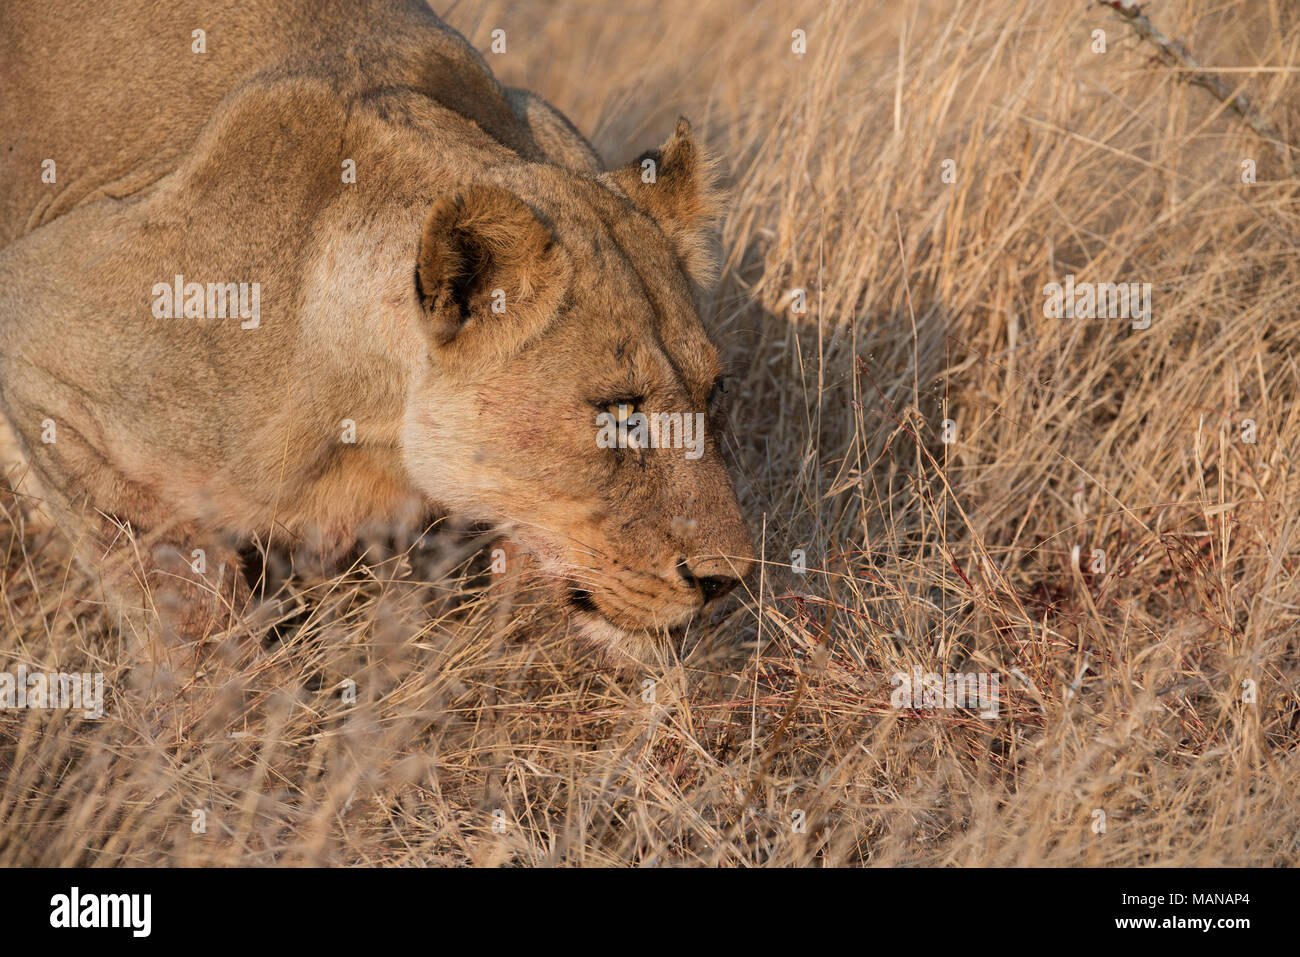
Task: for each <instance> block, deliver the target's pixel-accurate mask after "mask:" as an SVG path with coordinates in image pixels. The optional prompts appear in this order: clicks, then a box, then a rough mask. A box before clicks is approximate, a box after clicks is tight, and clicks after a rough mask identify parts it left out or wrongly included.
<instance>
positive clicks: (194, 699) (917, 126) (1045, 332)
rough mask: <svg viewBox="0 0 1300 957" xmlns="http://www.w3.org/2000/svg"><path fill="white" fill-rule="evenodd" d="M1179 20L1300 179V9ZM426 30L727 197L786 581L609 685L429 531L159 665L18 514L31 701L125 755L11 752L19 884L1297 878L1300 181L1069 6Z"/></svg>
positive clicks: (509, 591)
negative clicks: (412, 869)
mask: <svg viewBox="0 0 1300 957" xmlns="http://www.w3.org/2000/svg"><path fill="white" fill-rule="evenodd" d="M1145 9H1146V12H1147V13H1148V14H1149V16H1150V17H1151V19H1152V20H1153V21H1154V22H1155V23H1157V24H1158V25H1159V26H1160V27H1161V28H1162V29H1163V30H1164V31H1165V32H1166V33H1168V34H1170V35H1171V36H1175V37H1177V38H1179V39H1181V40H1182V41H1184V42H1185V43H1186V44H1187V47H1188V49H1189V50H1190V51H1191V53H1192V54H1193V55H1194V56H1195V57H1196V58H1197V59H1198V60H1199V61H1200V62H1201V63H1202V64H1206V65H1209V66H1213V67H1215V68H1216V69H1219V70H1221V71H1222V73H1221V75H1222V76H1223V77H1224V78H1225V79H1227V80H1228V81H1229V82H1230V83H1231V84H1232V85H1234V87H1239V88H1240V90H1241V91H1242V92H1245V93H1246V94H1247V95H1248V96H1249V97H1250V99H1251V101H1252V103H1253V104H1254V106H1255V107H1256V108H1257V109H1258V110H1259V112H1260V113H1261V114H1262V115H1264V116H1266V117H1268V118H1269V120H1270V121H1271V122H1272V123H1273V124H1274V125H1275V126H1276V128H1277V130H1278V131H1280V133H1281V135H1282V136H1283V137H1284V138H1286V139H1289V140H1290V141H1291V142H1300V130H1297V129H1296V124H1297V122H1298V120H1300V114H1298V113H1297V109H1296V107H1297V102H1298V100H1297V90H1298V88H1300V87H1298V84H1297V79H1296V76H1295V74H1294V73H1293V72H1290V71H1294V70H1297V69H1300V14H1298V13H1297V11H1296V8H1295V7H1294V6H1293V5H1292V4H1290V3H1287V2H1284V0H1216V2H1213V3H1211V2H1206V0H1152V2H1151V3H1150V4H1148V5H1147V6H1146V8H1145ZM439 12H440V13H442V14H443V15H444V16H445V18H446V19H447V20H448V21H449V22H450V23H451V24H452V25H453V26H455V27H456V28H458V29H459V30H461V31H462V32H463V33H465V35H466V36H467V37H468V38H469V39H470V41H471V42H472V43H474V45H475V46H476V47H478V48H479V49H480V50H483V51H485V52H486V51H487V50H488V48H489V45H490V35H491V31H492V30H493V29H495V28H503V29H505V30H506V31H507V52H506V53H504V54H495V55H494V54H489V55H488V60H489V63H490V64H491V66H492V67H493V69H494V70H495V71H496V73H497V75H498V76H499V77H500V78H501V79H502V81H503V82H504V83H507V84H511V85H519V86H526V87H529V88H531V89H533V90H535V91H537V92H538V93H540V94H541V95H542V96H544V97H546V98H547V99H548V100H550V101H551V102H552V103H554V104H555V105H556V106H557V107H559V108H560V109H561V110H563V111H564V112H565V113H566V114H567V115H568V116H569V117H570V118H571V119H572V120H573V121H574V123H575V124H576V125H577V126H578V128H579V129H581V130H582V131H583V132H584V133H586V134H588V136H590V137H591V138H592V140H593V142H594V143H595V144H596V146H597V148H598V149H599V150H600V151H601V153H602V155H603V156H604V157H605V158H606V160H607V161H608V162H610V163H611V164H612V163H621V162H625V161H627V160H629V159H630V158H632V157H633V156H635V155H636V154H637V153H639V152H640V151H641V150H642V149H645V148H648V147H651V146H654V145H656V144H658V143H659V142H661V141H662V140H663V139H664V137H665V136H666V135H667V133H668V132H669V131H670V129H671V124H672V121H673V120H674V119H675V118H676V116H677V115H678V114H685V115H687V116H688V117H690V118H691V120H692V122H693V123H694V125H695V129H696V131H697V133H698V134H699V135H700V136H701V138H702V139H703V141H704V142H706V143H707V144H708V145H709V148H710V149H711V150H712V151H713V153H714V154H715V155H716V156H717V157H718V158H719V159H720V161H721V169H722V170H723V174H724V178H725V182H726V185H727V186H728V189H729V195H730V200H729V204H728V209H727V215H726V219H725V221H724V223H723V228H722V232H721V261H722V264H723V269H722V278H721V281H720V283H719V285H718V288H717V292H716V295H715V296H714V299H713V302H712V305H711V307H710V309H709V311H708V313H707V314H706V317H705V318H706V321H707V322H708V324H709V325H710V327H711V329H712V330H713V332H714V337H715V340H716V341H717V342H718V343H719V344H720V346H721V348H722V351H723V353H724V356H725V358H726V361H727V364H728V367H729V371H730V372H731V373H732V383H733V384H732V386H731V395H732V412H731V425H732V434H731V435H730V436H729V437H728V440H727V442H728V445H729V446H730V447H731V449H732V451H733V459H734V466H733V474H734V476H735V479H736V482H737V486H738V492H739V495H740V499H741V503H742V506H743V507H744V509H745V511H746V513H747V515H748V516H749V517H750V519H751V527H752V529H753V532H754V537H755V540H756V542H757V543H758V544H759V546H760V547H761V550H762V555H763V559H764V561H763V564H762V568H761V574H756V575H755V576H754V578H753V579H752V580H750V581H749V582H748V583H747V587H745V588H742V589H740V592H741V593H740V594H739V595H738V597H737V598H735V599H732V600H731V601H730V602H729V603H728V604H726V605H724V606H723V608H722V610H721V611H720V612H718V613H716V614H714V615H712V616H710V617H708V618H707V619H704V620H700V621H698V622H697V623H696V624H695V625H694V626H693V627H692V629H691V631H690V633H689V634H688V636H687V639H686V641H685V644H684V646H683V647H682V648H681V649H678V650H670V649H665V650H664V653H663V657H662V661H661V662H659V663H658V664H657V665H656V666H654V667H652V668H650V669H648V670H646V671H644V672H641V671H628V670H619V669H615V668H611V667H609V666H607V665H605V664H603V663H602V662H600V661H598V660H596V659H594V658H593V657H592V656H591V655H590V654H587V653H586V652H585V650H584V649H583V648H582V647H581V645H579V644H578V643H577V642H576V641H575V640H574V639H573V638H572V637H571V636H570V634H569V625H568V623H567V622H566V620H565V619H564V617H563V616H562V615H560V614H559V613H557V612H556V610H555V609H553V608H551V607H549V606H548V605H547V604H546V603H545V602H544V601H543V600H542V599H541V598H539V597H538V594H537V590H536V589H534V588H533V587H532V586H530V584H529V583H528V582H527V581H520V582H504V583H502V582H496V583H493V582H492V580H491V579H490V577H489V576H488V575H487V574H486V573H485V568H486V558H485V551H486V549H485V547H484V546H485V545H486V543H487V541H488V540H487V539H486V538H484V537H482V536H480V537H477V538H476V537H474V535H472V534H469V533H467V532H466V531H465V530H463V529H450V528H448V527H447V523H442V524H439V525H438V526H436V527H435V528H434V529H432V530H431V531H430V532H429V533H428V534H427V535H426V536H425V537H424V538H423V539H422V540H421V541H419V542H417V543H416V544H414V545H413V546H412V547H411V548H409V549H407V548H405V547H400V548H396V549H395V548H393V547H390V546H388V545H385V543H374V544H373V546H372V547H371V548H370V550H369V551H368V552H366V553H365V554H364V557H362V558H360V559H359V560H358V561H357V562H356V563H355V564H353V565H352V566H351V567H349V568H348V569H347V570H346V571H345V572H344V573H343V574H339V575H337V576H335V577H322V576H321V575H313V574H312V573H310V572H309V571H306V570H302V569H297V570H295V571H293V572H292V574H289V573H287V572H286V571H285V569H284V568H283V565H284V557H283V556H279V555H276V554H274V553H273V554H272V555H271V556H270V557H269V559H268V561H267V568H268V578H269V581H270V582H271V585H270V587H268V590H267V593H268V597H269V598H271V599H274V601H273V602H272V604H270V605H269V606H268V610H266V611H264V612H263V614H262V615H261V618H262V621H263V624H265V621H266V620H267V619H268V618H274V619H275V622H276V625H275V627H274V628H273V629H271V630H270V631H267V629H266V628H265V627H257V628H255V627H253V626H251V625H250V628H249V629H236V630H235V631H234V632H232V633H230V634H228V635H225V636H220V637H219V638H218V640H215V641H213V642H210V643H208V644H207V645H205V646H203V647H193V646H190V647H185V646H179V645H173V646H171V647H166V648H163V649H161V650H159V649H158V648H157V647H156V646H153V650H152V651H151V652H150V653H149V654H148V655H147V656H144V657H142V655H141V654H140V653H139V652H137V651H134V650H133V649H136V648H138V647H139V643H137V642H135V641H134V639H133V636H131V635H123V634H120V633H118V632H117V631H115V630H114V629H112V628H111V627H110V625H109V623H108V620H107V616H106V615H105V614H104V613H103V611H102V609H101V607H100V605H99V604H97V600H96V598H95V595H96V590H95V585H94V582H93V580H91V579H88V578H87V577H86V576H85V575H84V574H83V573H82V572H80V571H79V570H78V567H77V566H76V565H75V564H74V563H73V562H72V561H71V558H70V550H69V548H68V546H67V544H66V543H65V542H64V541H63V540H62V539H61V538H59V537H57V536H55V537H50V536H49V535H47V534H45V533H43V532H39V531H37V530H35V529H32V528H27V527H25V526H24V524H23V520H22V518H21V517H20V509H19V506H18V503H17V502H16V501H15V497H14V495H13V494H12V493H10V492H9V491H8V490H7V489H6V490H5V491H3V492H0V551H2V553H3V566H2V571H3V577H0V634H2V636H3V637H2V640H0V670H8V671H11V672H12V671H13V670H14V669H15V668H17V667H18V666H19V665H25V666H26V667H27V668H29V669H33V670H35V669H44V670H51V671H52V670H62V671H102V672H103V673H104V676H105V687H106V694H107V703H106V712H107V713H106V716H105V717H104V718H103V719H102V720H100V721H83V720H80V718H79V717H78V716H77V715H76V714H70V713H68V712H65V711H50V710H45V711H42V710H22V711H20V710H9V711H2V712H0V864H3V865H9V866H15V865H34V864H47V865H74V864H77V865H148V864H173V865H304V864H312V865H319V864H329V865H408V866H409V865H464V864H470V865H555V864H559V865H583V866H591V865H623V864H630V865H666V866H680V865H701V864H702V865H722V866H738V865H778V866H779V865H813V866H823V865H850V864H867V865H883V866H890V865H1064V866H1075V865H1122V866H1138V865H1152V864H1163V865H1179V866H1181V865H1202V866H1208V865H1243V864H1248V865H1285V864H1294V863H1295V862H1296V860H1297V857H1298V855H1300V800H1298V797H1297V796H1298V795H1300V662H1298V660H1297V653H1298V652H1300V634H1298V632H1300V624H1298V623H1300V510H1298V509H1297V502H1300V408H1298V407H1297V401H1296V400H1297V396H1300V363H1298V360H1300V287H1298V286H1297V275H1298V273H1297V268H1296V264H1297V258H1298V256H1300V248H1298V247H1300V207H1298V206H1297V186H1300V180H1297V178H1296V175H1295V173H1294V171H1293V169H1292V168H1291V166H1290V165H1289V162H1288V159H1287V155H1286V154H1285V150H1284V148H1283V147H1281V146H1280V145H1279V144H1270V143H1264V142H1261V141H1260V139H1259V138H1258V137H1257V136H1256V135H1255V134H1254V133H1253V132H1252V131H1251V129H1250V128H1249V127H1248V126H1247V125H1245V124H1244V123H1243V122H1242V121H1241V119H1240V118H1239V117H1237V116H1236V115H1235V114H1234V113H1233V112H1231V111H1230V110H1228V109H1226V108H1225V106H1224V105H1223V104H1222V103H1220V102H1218V101H1217V100H1216V99H1215V98H1214V97H1213V96H1212V95H1211V94H1210V93H1208V92H1206V91H1205V90H1203V89H1201V88H1199V87H1197V86H1194V85H1191V84H1189V83H1186V82H1184V80H1186V78H1187V75H1186V74H1185V73H1184V74H1180V73H1179V72H1178V71H1176V70H1173V69H1171V68H1169V67H1168V66H1167V65H1165V64H1163V63H1161V62H1159V61H1158V60H1157V59H1156V58H1155V56H1154V52H1155V51H1154V49H1153V48H1152V47H1151V46H1150V45H1149V44H1146V43H1144V42H1142V41H1140V40H1139V39H1138V38H1137V37H1136V36H1135V35H1134V33H1133V31H1132V30H1131V29H1130V28H1129V27H1128V25H1127V24H1125V23H1124V22H1123V21H1121V20H1120V19H1118V18H1117V17H1116V16H1115V15H1113V14H1111V13H1109V12H1107V11H1105V10H1102V9H1100V8H1098V7H1096V6H1094V5H1091V4H1089V3H1088V2H1085V0H1070V2H1064V0H1060V2H1058V0H1053V2H1041V0H1039V2H1034V0H922V2H916V3H885V2H877V0H860V2H853V3H832V4H827V3H807V4H799V3H788V2H766V0H760V2H750V0H689V2H686V0H658V2H655V3H652V4H651V3H646V4H640V3H632V2H613V0H609V2H601V3H594V2H583V0H567V2H565V0H562V2H548V3H545V4H543V3H539V2H536V0H520V2H486V3H471V2H462V3H459V4H457V5H455V6H453V7H452V8H451V9H450V10H440V11H439ZM1098 28H1101V29H1104V30H1105V31H1106V39H1107V50H1106V52H1105V53H1102V54H1099V53H1094V52H1093V50H1092V48H1091V45H1092V42H1093V41H1092V37H1091V34H1092V31H1093V30H1095V29H1098ZM795 29H802V30H804V31H806V34H807V53H806V54H805V55H804V56H802V57H797V56H795V55H794V54H793V52H792V50H791V43H792V39H791V34H792V31H793V30H795ZM1296 158H1297V154H1295V153H1292V154H1290V160H1291V161H1294V160H1295V159H1296ZM949 159H950V160H953V161H954V162H953V164H952V166H951V169H953V171H954V173H955V182H952V183H947V182H944V181H943V176H942V175H941V174H942V170H943V164H944V161H945V160H949ZM1246 159H1252V160H1254V161H1255V163H1256V168H1257V174H1256V176H1257V181H1256V182H1255V183H1243V182H1242V175H1241V174H1242V162H1243V160H1246ZM1066 274H1074V275H1075V276H1077V277H1078V278H1079V279H1080V280H1092V281H1096V282H1106V281H1117V282H1119V281H1125V282H1149V283H1151V284H1152V289H1153V292H1152V317H1153V318H1152V323H1151V325H1150V328H1147V329H1145V330H1140V329H1134V328H1132V326H1131V324H1130V323H1129V322H1127V321H1124V320H1119V319H1092V320H1085V319H1049V318H1046V317H1045V316H1044V310H1043V302H1044V294H1043V287H1044V285H1045V284H1046V283H1048V282H1051V281H1054V280H1062V279H1063V277H1064V276H1065V275H1066ZM795 288H802V289H804V290H806V304H807V307H806V311H805V312H803V313H802V314H800V313H796V312H793V311H792V308H791V306H792V304H793V303H792V298H791V292H790V291H791V290H792V289H795ZM945 418H947V419H951V420H952V421H953V422H954V423H955V436H953V437H954V439H955V441H952V442H950V443H945V442H944V441H942V432H943V428H942V422H943V420H944V419H945ZM1247 420H1250V422H1249V423H1248V422H1247ZM1250 423H1253V430H1254V431H1253V434H1251V428H1252V426H1251V424H1250ZM1251 438H1253V439H1254V441H1249V439H1251ZM1076 547H1077V548H1078V549H1079V556H1080V557H1079V560H1078V562H1077V563H1076V562H1075V561H1074V560H1073V559H1072V551H1073V550H1074V549H1075V548H1076ZM795 549H802V550H803V551H804V553H805V556H806V563H807V570H806V573H805V574H802V575H800V574H797V573H796V572H795V570H794V569H793V568H792V567H791V565H792V552H793V551H794V550H795ZM1097 551H1100V552H1102V553H1104V560H1105V571H1104V572H1101V571H1098V570H1095V569H1096V566H1095V561H1096V559H1095V552H1097ZM146 658H147V660H146ZM914 668H919V669H920V670H921V671H922V672H927V673H930V672H933V673H939V674H946V673H955V672H963V673H969V672H983V673H994V674H997V675H1000V676H1001V679H1002V683H1001V697H1002V700H1001V705H1000V708H999V710H998V713H997V715H996V716H995V717H994V718H993V719H992V720H989V719H986V718H982V717H981V716H980V715H979V714H978V713H977V712H976V711H975V710H973V709H970V708H966V709H941V708H931V709H898V708H895V707H892V706H891V701H890V698H891V693H892V691H893V685H892V683H891V676H892V675H894V674H895V673H897V672H907V673H911V672H912V671H913V669H914ZM349 682H351V683H354V685H355V689H356V695H355V701H352V700H350V698H349V696H348V695H346V694H345V692H346V690H347V689H348V688H349V687H351V686H352V685H350V684H349ZM646 682H653V684H651V685H647V684H646ZM196 811H202V812H203V814H202V815H201V816H200V817H202V819H203V824H204V826H203V827H201V828H200V827H198V823H197V822H198V820H199V818H198V817H196V815H195V813H194V812H196ZM1099 812H1100V814H1099ZM1103 822H1104V827H1103V826H1102V824H1103ZM800 824H801V825H802V826H800ZM196 830H197V831H202V832H203V833H196Z"/></svg>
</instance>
